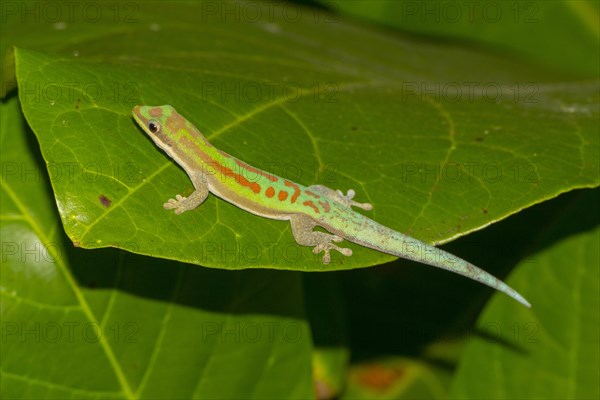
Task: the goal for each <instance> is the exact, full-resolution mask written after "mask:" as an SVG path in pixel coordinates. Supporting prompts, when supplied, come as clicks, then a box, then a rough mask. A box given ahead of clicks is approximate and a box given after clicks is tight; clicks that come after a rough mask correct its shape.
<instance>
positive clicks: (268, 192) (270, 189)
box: [265, 186, 275, 198]
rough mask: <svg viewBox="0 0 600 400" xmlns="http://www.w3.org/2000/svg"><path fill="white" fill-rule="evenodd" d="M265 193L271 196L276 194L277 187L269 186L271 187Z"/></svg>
mask: <svg viewBox="0 0 600 400" xmlns="http://www.w3.org/2000/svg"><path fill="white" fill-rule="evenodd" d="M265 194H266V195H267V197H269V198H271V197H273V196H275V189H273V187H271V186H269V188H268V189H267V191H266V192H265Z"/></svg>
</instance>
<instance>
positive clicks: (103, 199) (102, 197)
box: [98, 194, 112, 208]
mask: <svg viewBox="0 0 600 400" xmlns="http://www.w3.org/2000/svg"><path fill="white" fill-rule="evenodd" d="M98 200H100V204H102V205H103V206H104V207H106V208H108V207H110V205H111V204H112V200H111V199H109V198H108V197H106V196H105V195H103V194H101V195H100V196H98Z"/></svg>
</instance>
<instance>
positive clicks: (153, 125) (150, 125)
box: [148, 119, 160, 133]
mask: <svg viewBox="0 0 600 400" xmlns="http://www.w3.org/2000/svg"><path fill="white" fill-rule="evenodd" d="M148 129H150V132H152V133H158V132H160V124H159V123H158V122H156V121H155V120H153V119H152V120H150V122H148Z"/></svg>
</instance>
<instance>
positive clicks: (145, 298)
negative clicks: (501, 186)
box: [0, 97, 312, 399]
mask: <svg viewBox="0 0 600 400" xmlns="http://www.w3.org/2000/svg"><path fill="white" fill-rule="evenodd" d="M0 111H1V113H0V115H1V118H2V119H1V127H2V137H1V140H2V148H1V151H2V153H1V156H2V186H1V187H2V193H1V195H2V202H1V204H2V208H1V213H0V215H1V216H2V225H1V232H2V271H1V272H2V273H1V275H0V277H1V281H0V296H1V298H2V306H1V307H0V317H1V320H2V346H1V357H0V358H1V360H2V370H1V371H2V372H1V379H0V382H1V383H0V393H1V397H2V398H78V399H87V398H90V399H91V398H103V399H107V398H115V399H117V398H118V399H123V398H126V399H134V398H217V397H219V398H260V399H263V398H299V399H306V398H310V397H311V396H312V376H311V357H310V351H311V335H310V329H309V327H308V324H307V322H306V321H305V317H304V311H303V309H302V304H303V301H302V299H303V293H302V286H301V283H302V279H301V278H302V277H301V276H300V275H299V274H298V273H292V272H282V271H266V270H262V271H219V270H210V269H204V268H197V267H195V266H190V265H184V264H180V263H176V262H172V261H161V260H157V259H152V258H149V257H142V256H138V255H134V254H131V253H126V252H124V251H121V250H114V249H103V250H83V249H76V248H73V247H72V246H71V245H70V243H69V241H68V239H67V238H66V237H65V236H64V233H63V230H62V226H61V224H60V219H59V217H58V213H57V212H56V209H55V207H54V205H53V204H52V201H51V199H52V196H51V194H50V193H49V191H50V188H49V185H48V176H47V174H46V171H45V168H44V166H43V161H41V160H40V158H39V153H38V150H37V148H36V146H37V145H36V143H35V140H34V137H33V133H32V132H31V131H29V130H28V128H27V126H26V124H25V121H24V120H23V119H22V118H21V117H20V112H19V103H18V101H17V98H16V97H12V98H10V99H8V101H6V102H3V103H2V104H0ZM273 299H277V301H273Z"/></svg>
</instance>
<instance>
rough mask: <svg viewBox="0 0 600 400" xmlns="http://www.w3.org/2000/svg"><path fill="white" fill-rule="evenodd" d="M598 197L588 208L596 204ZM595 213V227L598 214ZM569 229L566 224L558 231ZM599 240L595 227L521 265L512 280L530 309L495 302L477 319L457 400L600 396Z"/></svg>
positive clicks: (459, 377) (458, 378)
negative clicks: (474, 334) (461, 399)
mask: <svg viewBox="0 0 600 400" xmlns="http://www.w3.org/2000/svg"><path fill="white" fill-rule="evenodd" d="M595 200H596V201H595V202H594V203H588V204H587V205H588V206H589V205H591V206H592V207H596V206H597V200H598V197H597V196H595ZM578 205H580V206H581V205H582V204H578ZM582 209H583V210H589V208H588V207H583V208H582ZM579 214H582V215H585V214H588V213H587V212H585V211H583V212H580V213H579ZM592 214H596V218H594V219H595V221H596V223H597V221H598V220H597V212H595V213H592ZM570 224H571V221H569V220H564V221H563V223H562V224H561V225H559V226H558V227H555V229H556V230H561V231H564V230H566V229H567V227H568V226H569V225H570ZM599 243H600V229H599V228H598V226H597V225H596V227H595V228H594V229H591V230H588V231H584V232H582V233H579V234H575V235H572V236H569V237H566V238H563V239H562V240H559V241H557V242H554V243H553V244H551V245H550V246H549V247H547V248H545V249H544V250H542V251H541V252H539V253H538V254H535V255H534V256H532V257H531V258H530V259H528V260H527V261H528V262H526V263H524V264H523V265H521V266H519V267H518V268H517V270H516V272H515V273H514V275H513V276H511V279H510V280H509V281H508V283H509V284H511V285H516V286H521V287H526V288H527V289H526V291H527V293H528V297H529V299H530V301H531V303H532V305H533V307H532V308H531V309H530V310H527V309H524V308H519V309H515V308H514V307H508V306H507V304H506V303H505V302H502V301H501V299H499V298H495V299H493V300H492V302H490V304H489V306H488V307H487V309H486V310H485V311H484V313H483V314H482V315H481V317H480V318H479V321H478V324H477V325H478V328H479V329H478V332H479V335H477V336H476V338H475V339H474V340H472V341H471V343H470V344H469V345H468V346H467V348H466V350H465V353H464V356H463V357H462V359H461V362H460V365H459V368H458V371H457V375H456V379H455V382H454V385H453V388H452V391H451V397H452V398H505V399H512V398H556V397H560V398H569V399H577V398H581V399H582V398H598V396H600V392H599V390H598V375H599V374H600V369H599V367H598V366H599V365H600V357H599V353H600V349H599V343H600V330H599V323H600V321H599V318H598V306H599V302H598V291H599V289H600V288H599V279H598V276H599V273H600V271H599V265H600V245H599Z"/></svg>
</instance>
